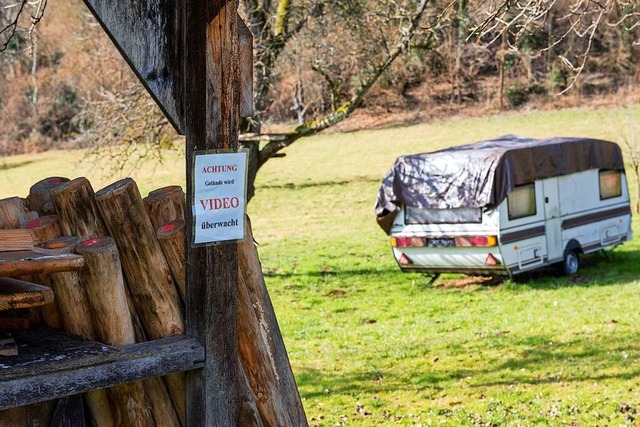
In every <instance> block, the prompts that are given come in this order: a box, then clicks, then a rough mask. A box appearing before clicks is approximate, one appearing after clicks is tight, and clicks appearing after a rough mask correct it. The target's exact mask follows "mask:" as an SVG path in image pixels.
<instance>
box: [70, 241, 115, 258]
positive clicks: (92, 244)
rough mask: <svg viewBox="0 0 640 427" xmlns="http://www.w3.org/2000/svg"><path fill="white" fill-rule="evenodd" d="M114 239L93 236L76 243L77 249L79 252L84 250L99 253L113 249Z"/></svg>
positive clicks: (81, 252)
mask: <svg viewBox="0 0 640 427" xmlns="http://www.w3.org/2000/svg"><path fill="white" fill-rule="evenodd" d="M114 244H115V241H114V240H113V239H112V238H111V237H94V238H91V239H87V240H85V241H83V242H80V243H78V245H77V250H78V253H79V254H81V255H82V254H83V253H85V252H91V253H99V252H108V251H111V250H113V245H114Z"/></svg>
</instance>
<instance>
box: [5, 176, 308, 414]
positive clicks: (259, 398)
mask: <svg viewBox="0 0 640 427" xmlns="http://www.w3.org/2000/svg"><path fill="white" fill-rule="evenodd" d="M185 209H186V205H185V194H184V192H183V190H182V188H180V187H179V186H169V187H164V188H160V189H157V190H154V191H152V192H150V193H149V195H148V196H147V197H145V198H143V197H142V196H141V194H140V192H139V190H138V187H137V185H136V183H135V182H134V181H133V180H132V179H129V178H127V179H122V180H120V181H117V182H115V183H113V184H111V185H109V186H107V187H105V188H103V189H101V190H99V191H97V192H95V193H94V190H93V188H92V186H91V184H90V182H89V181H88V180H87V179H86V178H76V179H73V180H69V179H67V178H61V177H51V178H46V179H44V180H41V181H39V182H38V183H36V184H34V185H33V186H32V187H31V189H30V192H29V195H28V196H27V197H26V198H24V199H23V198H21V197H11V198H7V199H3V200H0V276H5V277H6V276H11V278H6V279H0V357H19V351H18V349H17V348H16V347H15V346H13V347H12V346H11V338H10V333H11V330H12V329H19V328H35V327H46V328H51V329H56V330H60V331H64V332H66V333H68V334H71V335H74V336H78V337H81V338H83V339H86V340H92V341H99V342H102V343H104V344H107V345H111V346H120V345H127V344H133V343H136V342H143V341H149V340H156V339H161V338H166V337H171V336H177V335H184V334H185V318H184V307H185V302H186V288H187V285H186V279H185V254H186V244H187V242H186V233H185V227H186V224H185ZM245 234H246V238H245V239H244V240H243V241H242V242H240V243H239V245H238V266H239V273H238V277H239V290H238V295H239V297H238V298H239V301H238V335H239V346H238V347H239V358H240V365H241V367H242V372H241V379H242V380H243V382H244V384H245V385H246V387H245V388H246V390H245V391H246V393H247V394H248V396H246V401H247V402H249V403H250V405H252V406H253V407H254V411H255V418H256V420H255V421H256V422H257V423H258V424H260V423H261V424H263V425H269V426H281V425H282V426H284V425H295V424H296V422H297V420H299V419H303V418H304V413H303V410H302V405H301V402H300V397H299V395H298V393H297V388H296V386H295V380H294V379H293V374H292V372H291V368H290V365H289V361H288V358H287V355H286V350H285V348H284V343H283V342H282V337H281V336H280V332H279V329H278V324H277V321H276V319H275V314H274V312H273V307H272V306H271V302H270V299H269V296H268V293H267V290H266V287H265V285H264V279H263V276H262V272H261V267H260V261H259V258H258V254H257V251H256V248H255V245H254V243H253V239H252V234H251V226H250V222H249V221H247V230H246V233H245ZM25 260H28V261H29V263H28V265H24V264H25V262H26V261H25ZM29 292H31V293H29ZM24 294H28V295H29V296H30V297H29V298H25V297H24ZM3 300H4V301H5V302H4V304H3V302H2V301H3ZM185 375H186V374H184V373H175V374H170V375H167V376H165V377H163V378H151V379H146V380H143V381H138V382H134V383H128V384H121V385H118V386H115V387H112V388H109V389H106V390H95V391H91V392H88V393H86V394H85V396H84V399H85V404H86V408H88V409H89V412H90V414H91V418H92V421H93V423H94V424H95V425H96V426H115V425H118V426H129V425H131V426H133V425H140V426H152V425H157V426H184V425H185V406H186V404H185V399H186V398H185ZM27 409H28V408H27ZM301 414H302V415H301ZM1 418H2V417H1V416H0V419H1ZM18 425H19V424H18Z"/></svg>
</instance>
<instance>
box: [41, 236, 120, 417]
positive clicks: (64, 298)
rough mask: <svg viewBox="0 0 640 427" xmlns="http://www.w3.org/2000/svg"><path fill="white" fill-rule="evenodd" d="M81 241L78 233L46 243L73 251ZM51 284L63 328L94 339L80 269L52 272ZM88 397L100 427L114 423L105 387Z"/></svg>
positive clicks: (50, 247)
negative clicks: (78, 270) (74, 235)
mask: <svg viewBox="0 0 640 427" xmlns="http://www.w3.org/2000/svg"><path fill="white" fill-rule="evenodd" d="M78 242H79V240H78V238H77V237H61V238H58V239H54V240H52V241H50V242H47V243H46V244H44V245H43V247H44V248H46V249H48V250H50V251H52V252H57V253H72V252H74V251H75V247H76V246H77V244H78ZM51 285H52V288H53V291H54V293H55V296H56V300H57V301H58V307H59V309H60V315H61V317H62V324H63V326H64V330H65V331H67V332H69V333H71V334H73V335H76V336H79V337H81V338H84V339H86V340H95V339H96V338H97V336H96V333H95V323H94V318H93V315H92V313H91V308H90V306H89V298H88V296H87V292H86V290H85V287H84V284H83V282H82V281H81V280H80V274H79V273H78V272H77V271H69V272H61V273H55V274H52V275H51ZM98 323H99V322H98ZM86 399H87V404H88V406H89V409H90V411H91V415H92V416H93V420H94V424H95V425H96V426H97V427H102V426H113V425H115V422H116V420H115V418H114V416H113V413H112V411H111V408H110V405H109V400H108V398H107V393H106V391H105V390H94V391H90V392H88V393H87V394H86Z"/></svg>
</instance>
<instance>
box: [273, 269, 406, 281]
mask: <svg viewBox="0 0 640 427" xmlns="http://www.w3.org/2000/svg"><path fill="white" fill-rule="evenodd" d="M263 274H264V276H266V277H277V278H281V279H287V278H291V277H314V278H318V277H328V276H333V277H353V276H388V275H389V274H397V272H391V271H389V270H380V269H376V268H356V269H353V270H343V269H339V268H336V269H330V270H326V269H325V270H317V271H273V270H265V271H264V272H263Z"/></svg>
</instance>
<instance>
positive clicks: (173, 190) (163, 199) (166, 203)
mask: <svg viewBox="0 0 640 427" xmlns="http://www.w3.org/2000/svg"><path fill="white" fill-rule="evenodd" d="M142 202H143V203H144V207H145V209H146V210H147V212H148V213H149V219H150V220H151V224H152V225H153V229H154V230H155V229H157V228H158V227H160V226H163V225H165V224H167V223H169V222H171V221H174V220H177V219H182V220H184V209H185V196H184V191H182V188H181V187H180V186H179V185H170V186H168V187H162V188H158V189H157V190H153V191H151V192H150V193H149V195H148V196H147V197H145V198H144V199H142Z"/></svg>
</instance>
